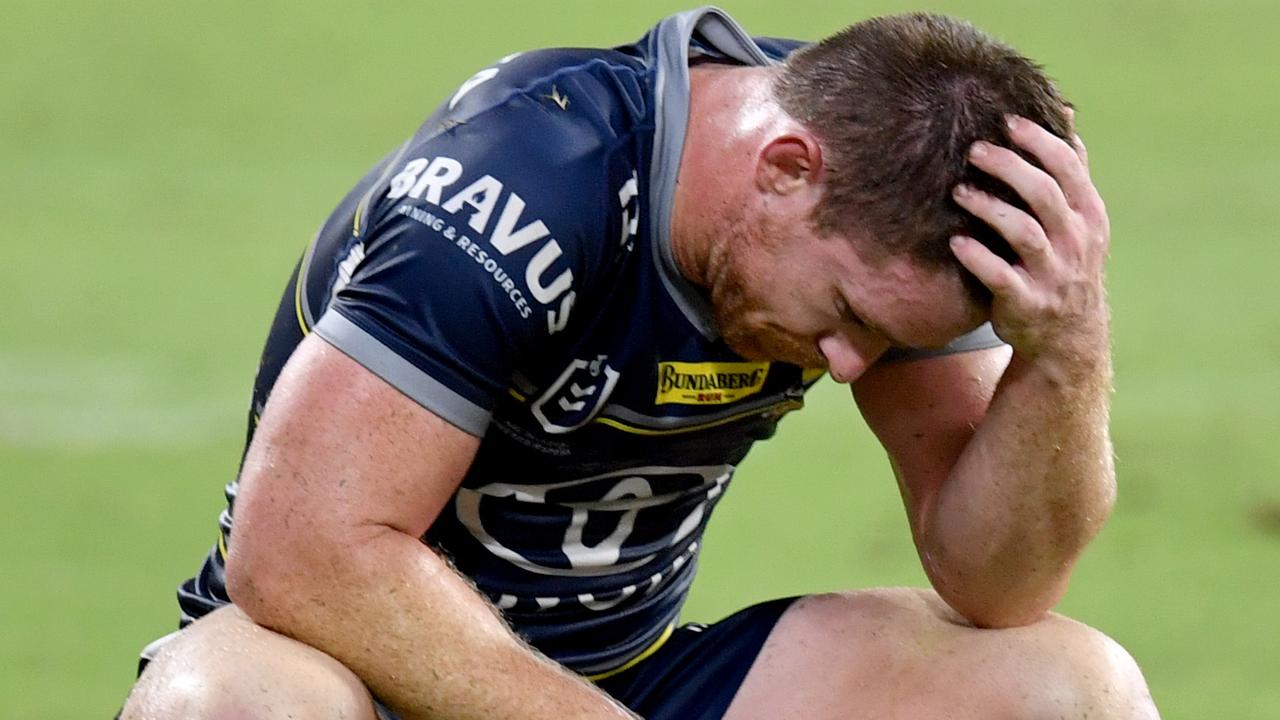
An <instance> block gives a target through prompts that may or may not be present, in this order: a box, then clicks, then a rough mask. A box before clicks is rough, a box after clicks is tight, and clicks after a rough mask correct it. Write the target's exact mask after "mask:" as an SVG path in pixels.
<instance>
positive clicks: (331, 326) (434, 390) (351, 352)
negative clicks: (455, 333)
mask: <svg viewBox="0 0 1280 720" xmlns="http://www.w3.org/2000/svg"><path fill="white" fill-rule="evenodd" d="M312 331H313V332H314V333H315V334H317V335H319V336H320V337H322V338H324V339H325V340H326V341H327V342H328V343H329V344H330V345H333V346H334V347H335V348H337V349H339V350H341V351H342V352H343V353H344V354H345V355H347V356H348V357H350V358H351V359H352V360H355V361H356V362H358V363H360V364H361V365H363V366H364V367H365V368H366V369H367V370H369V372H372V373H373V374H374V375H377V376H378V377H380V378H382V379H383V380H386V381H387V382H388V383H389V384H390V385H391V386H392V387H394V388H395V389H397V390H399V391H400V392H402V393H404V394H405V395H406V396H408V397H409V398H410V399H411V400H413V401H414V402H416V403H418V404H419V405H421V406H422V407H424V408H426V409H427V410H430V411H431V412H433V413H435V414H436V415H439V416H440V417H441V418H442V419H444V420H445V421H446V422H448V423H449V424H450V425H453V426H454V427H456V428H458V429H459V430H461V431H463V432H465V433H468V434H470V435H474V436H476V437H483V436H484V433H485V430H486V429H487V428H488V426H489V418H490V417H491V415H492V414H491V413H490V412H489V411H488V410H485V409H484V408H482V407H480V406H479V405H476V404H475V403H473V402H471V401H470V400H468V399H466V398H465V397H463V396H462V395H460V394H458V393H457V392H455V391H454V390H452V389H451V388H449V387H448V386H446V385H445V384H443V383H441V382H440V381H439V380H436V379H435V378H433V377H431V376H430V375H428V374H427V373H425V372H423V371H422V370H421V369H419V368H418V367H417V366H416V365H414V364H413V363H410V362H409V361H408V360H405V359H404V358H402V357H400V356H399V355H397V354H396V353H395V352H393V351H392V350H391V349H390V348H388V347H387V346H386V345H384V344H382V342H381V341H379V340H378V339H377V338H375V337H374V336H372V335H370V334H369V333H367V332H365V331H364V330H363V329H361V328H360V327H359V326H358V325H356V324H355V323H353V322H351V321H350V320H348V319H347V318H346V317H344V316H343V315H341V314H340V313H339V312H337V311H336V310H333V309H330V310H328V311H327V312H325V314H324V315H323V316H322V317H321V318H320V322H318V323H316V324H315V327H314V328H312Z"/></svg>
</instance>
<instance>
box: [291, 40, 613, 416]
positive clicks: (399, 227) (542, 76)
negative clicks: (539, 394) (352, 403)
mask: <svg viewBox="0 0 1280 720" xmlns="http://www.w3.org/2000/svg"><path fill="white" fill-rule="evenodd" d="M495 68H496V69H494V70H492V73H489V71H482V73H480V74H478V75H477V76H476V77H475V78H472V80H471V81H468V83H464V84H463V86H462V88H461V89H460V90H459V91H458V92H457V93H456V94H455V95H454V96H453V97H452V98H451V99H450V100H449V101H447V102H446V103H445V104H444V105H442V106H441V108H440V109H439V110H438V111H437V112H436V113H435V114H434V115H433V116H432V117H431V118H429V119H428V121H427V123H426V124H424V125H423V127H422V128H421V129H420V130H419V132H418V134H417V135H415V137H414V138H413V139H411V140H410V141H409V143H408V144H406V146H405V147H404V148H402V150H401V152H400V157H399V158H398V159H396V160H394V161H393V162H392V163H391V164H390V165H389V166H388V170H387V172H386V174H385V175H384V177H383V178H382V179H381V181H380V183H379V184H377V185H374V186H373V187H371V188H370V190H369V192H370V198H369V201H368V203H367V208H366V209H365V213H366V214H365V215H364V216H361V214H360V213H357V217H356V218H355V219H354V220H353V226H354V234H355V236H356V239H357V241H356V242H354V243H353V244H352V246H351V250H350V251H349V252H348V253H347V255H346V257H345V259H344V260H343V261H342V263H341V264H340V265H339V267H338V268H337V278H338V279H337V281H336V283H335V286H334V292H333V297H332V300H331V302H330V305H329V307H328V309H327V311H326V312H325V314H324V315H323V316H322V317H321V319H320V320H319V321H318V322H317V324H316V327H315V331H316V332H317V333H318V334H319V335H320V336H321V337H323V338H325V340H326V341H328V342H329V343H331V344H333V345H334V346H336V347H337V348H338V349H340V350H342V351H343V352H344V353H346V354H347V355H349V356H350V357H352V358H353V359H355V360H356V361H357V362H359V363H360V364H362V365H363V366H365V367H366V368H368V369H369V370H371V371H372V372H374V373H375V374H377V375H379V376H380V377H382V378H383V379H384V380H386V381H387V382H388V383H390V384H391V385H393V386H395V387H396V388H398V389H399V390H400V391H401V392H403V393H404V394H406V395H407V396H409V397H410V398H412V399H414V400H415V401H417V402H418V403H419V404H421V405H422V406H423V407H425V408H427V409H428V410H431V411H432V412H434V413H436V414H437V415H439V416H441V417H442V418H443V419H445V420H446V421H448V422H450V423H452V424H453V425H455V426H457V427H458V428H460V429H462V430H464V431H466V432H469V433H471V434H474V435H477V436H478V435H482V434H483V433H484V430H485V428H486V427H487V424H488V420H489V417H490V414H491V412H492V410H493V408H494V407H495V405H496V403H497V400H498V398H499V397H500V396H501V395H503V394H504V393H506V392H507V389H508V387H509V383H510V379H511V376H512V373H513V372H514V371H516V370H517V369H518V368H519V367H520V366H521V363H522V362H524V361H526V360H528V359H529V358H531V357H533V356H534V355H536V354H537V353H538V351H539V348H541V347H543V346H544V345H545V344H546V343H549V342H554V341H556V340H557V339H558V338H560V337H562V336H561V334H562V333H566V334H568V333H571V330H572V328H573V327H574V325H575V322H574V320H575V317H576V314H575V313H576V308H578V307H580V303H579V298H581V297H582V296H583V295H584V294H585V293H589V292H590V290H589V288H591V287H595V286H599V285H600V284H601V283H602V282H606V281H607V276H608V274H609V272H610V267H611V264H612V263H613V262H614V260H615V259H616V257H617V252H616V250H617V245H618V243H617V242H615V241H610V240H609V238H614V239H615V240H616V236H617V235H618V233H619V232H620V227H621V221H622V220H623V216H622V212H621V207H620V205H619V201H618V186H619V185H622V184H623V183H625V178H626V177H630V176H631V175H630V173H631V171H630V169H629V167H628V166H627V164H626V162H625V161H623V159H621V158H619V157H618V156H619V153H617V152H616V149H617V147H618V146H619V144H620V143H619V139H618V137H617V133H616V132H615V131H614V129H613V127H614V125H613V123H612V122H611V119H610V118H609V117H607V116H604V117H602V114H601V113H600V112H599V111H598V108H600V107H609V106H610V103H609V102H607V100H608V98H607V97H601V93H602V92H603V90H602V88H603V84H602V83H600V82H599V80H598V79H595V78H592V77H586V78H582V77H579V76H580V75H581V73H579V74H577V75H575V74H574V73H561V74H558V75H557V74H550V75H548V74H546V73H535V75H536V76H535V77H530V73H529V72H524V73H523V75H522V74H521V73H520V72H519V71H514V72H512V73H511V74H513V75H515V76H516V77H515V79H514V82H503V81H501V72H502V71H503V70H506V69H507V68H504V67H502V66H501V65H500V66H495ZM487 73H488V74H487ZM486 74H487V77H486ZM476 78H481V80H480V81H479V82H477V81H476ZM468 84H470V85H471V86H470V87H468ZM615 104H616V103H615ZM611 189H612V191H611Z"/></svg>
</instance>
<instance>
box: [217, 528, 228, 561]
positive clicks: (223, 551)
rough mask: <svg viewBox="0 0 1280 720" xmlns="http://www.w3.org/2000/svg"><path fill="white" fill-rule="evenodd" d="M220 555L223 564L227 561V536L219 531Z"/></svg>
mask: <svg viewBox="0 0 1280 720" xmlns="http://www.w3.org/2000/svg"><path fill="white" fill-rule="evenodd" d="M218 555H220V556H221V557H222V562H224V563H225V562H226V561H227V536H226V535H223V534H222V531H221V530H219V531H218Z"/></svg>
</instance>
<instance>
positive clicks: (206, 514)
mask: <svg viewBox="0 0 1280 720" xmlns="http://www.w3.org/2000/svg"><path fill="white" fill-rule="evenodd" d="M433 5H435V6H437V7H432V6H433ZM724 6H725V7H726V9H728V10H729V11H730V12H732V13H733V14H734V15H735V16H736V17H737V18H738V19H739V20H740V21H741V22H743V23H744V24H745V25H746V26H747V28H748V29H750V30H752V31H754V32H757V33H760V34H774V35H791V36H797V37H817V36H820V35H822V34H824V33H827V32H829V31H831V30H834V29H836V28H837V27H839V26H841V25H842V24H845V23H847V22H850V21H852V20H855V19H857V18H859V17H863V16H866V15H869V14H875V13H881V12H888V11H897V10H904V9H911V8H915V7H920V6H919V5H913V4H909V3H907V2H899V1H892V2H891V1H889V0H868V1H867V2H862V3H848V4H845V3H839V4H837V3H825V2H813V1H807V0H806V1H799V0H797V1H796V2H791V3H785V4H784V3H766V2H763V1H756V2H748V1H747V0H742V1H741V2H737V1H735V0H726V2H724ZM685 7H687V6H684V5H678V4H675V3H673V2H669V1H667V0H663V1H661V2H651V3H644V4H641V3H637V4H635V5H634V6H633V7H630V8H628V7H623V6H621V5H617V4H613V3H590V2H561V3H542V4H539V3H516V2H496V1H494V2H486V3H470V4H461V3H444V2H440V3H425V2H414V3H410V2H382V3H342V2H336V1H335V0H313V2H310V3H307V4H306V6H305V9H302V5H301V4H296V6H295V4H286V3H274V2H264V3H221V4H219V3H194V2H159V1H153V2H139V1H134V0H118V1H117V2H112V3H105V2H89V1H88V0H63V1H61V2H57V1H55V2H47V3H38V2H34V1H33V0H9V2H7V3H5V7H4V10H3V12H2V13H0V26H3V29H0V68H2V72H0V168H2V170H0V173H3V174H2V177H3V192H0V217H3V219H4V224H5V230H4V231H3V236H2V239H0V262H3V273H2V275H0V277H2V278H3V279H2V280H0V300H3V302H2V303H0V479H2V480H0V488H3V492H4V495H5V504H6V508H5V513H4V517H5V520H4V522H3V523H0V543H2V544H3V547H4V548H5V552H4V554H3V559H2V560H0V599H2V600H0V718H5V719H8V718H15V719H17V718H22V719H24V720H31V719H38V718H59V719H60V718H92V717H109V716H110V714H111V713H113V712H114V711H115V709H116V707H117V706H118V703H119V702H120V700H121V699H122V698H123V696H124V693H125V692H126V690H127V688H128V685H129V683H130V680H131V677H132V673H133V666H134V658H135V654H136V652H137V651H138V649H139V648H140V647H141V646H142V645H144V644H145V643H146V642H148V641H149V640H150V639H152V638H154V637H156V636H158V635H160V634H162V633H164V632H166V631H168V630H169V629H170V628H171V627H172V625H173V623H174V622H175V618H176V607H175V605H174V601H173V597H172V596H173V589H174V587H175V585H176V584H177V583H178V582H179V581H180V579H182V578H184V577H186V576H187V575H188V574H189V573H191V572H192V571H194V570H195V568H196V566H197V564H198V562H199V560H200V558H201V556H202V555H203V553H205V552H206V551H207V549H208V547H209V544H210V543H211V542H212V540H213V539H214V520H215V517H216V514H217V512H218V511H219V509H220V508H221V505H222V499H221V487H222V484H223V483H224V482H225V481H226V480H227V479H228V478H229V477H230V475H231V474H232V473H233V472H234V470H235V467H236V463H237V460H238V457H239V452H240V442H241V437H242V415H243V409H244V406H245V403H246V400H247V396H248V391H249V385H250V382H251V379H252V376H253V372H254V369H255V366H256V361H257V353H258V350H259V347H260V343H261V341H262V338H263V336H264V334H265V331H266V328H267V324H268V319H269V317H270V314H271V312H272V311H273V309H274V304H275V301H276V299H277V297H278V293H279V291H280V288H281V287H282V285H283V282H284V280H285V278H286V276H287V274H288V272H289V270H290V268H291V266H292V263H293V261H294V259H295V258H296V256H297V254H298V253H299V252H300V251H301V250H302V248H303V245H304V243H305V242H306V241H307V239H308V238H309V237H310V235H311V233H312V232H313V230H314V228H315V227H316V225H317V224H318V223H319V222H320V220H321V219H322V218H323V217H324V215H325V214H326V213H327V212H328V211H329V209H330V207H331V205H332V204H333V203H334V202H335V201H336V200H337V198H338V197H340V196H341V195H342V194H343V193H344V192H345V191H346V189H347V187H348V186H349V184H350V183H352V182H353V181H354V180H355V179H356V178H357V177H358V176H359V174H360V173H361V172H363V170H364V169H365V168H366V167H367V166H368V165H369V164H371V163H372V162H373V161H374V160H375V159H376V158H378V157H379V156H380V155H381V154H382V153H383V152H384V150H386V149H387V148H389V147H391V146H392V145H393V144H394V143H396V142H398V141H399V140H400V139H401V138H402V137H403V136H404V135H406V134H407V133H408V132H410V131H411V130H412V128H413V127H415V126H416V124H417V123H418V122H419V121H420V119H421V118H422V117H423V116H424V115H425V114H426V113H427V112H428V111H429V109H430V108H431V107H432V106H433V105H434V104H435V103H436V102H437V101H438V100H439V99H440V98H441V97H443V96H444V95H445V93H447V92H448V91H449V90H450V89H451V88H452V87H454V86H455V85H456V84H457V83H459V82H460V81H462V80H463V79H465V78H466V77H468V76H469V75H470V74H471V73H472V72H473V71H474V70H475V69H477V68H479V67H482V66H484V65H486V64H488V63H490V62H491V61H493V60H494V59H496V58H498V57H500V56H502V55H505V54H507V53H509V52H512V51H515V50H521V49H529V48H534V47H539V46H545V45H600V44H613V43H618V42H624V41H628V40H630V39H632V38H634V37H638V36H639V35H640V34H641V33H642V32H643V31H644V30H645V29H646V28H647V27H648V26H649V25H650V24H652V22H654V21H656V20H657V19H658V18H659V17H661V16H663V15H665V14H667V13H669V12H672V11H675V10H679V9H684V8H685ZM928 7H930V8H932V9H937V10H942V11H947V12H952V13H954V14H958V15H962V16H965V17H968V18H970V19H972V20H974V21H976V22H977V23H978V24H980V25H982V26H983V27H986V28H987V29H989V30H991V31H993V32H994V33H995V34H997V35H999V36H1001V37H1003V38H1005V39H1007V40H1009V41H1010V42H1012V43H1014V44H1015V45H1018V46H1019V47H1021V48H1022V49H1024V50H1025V51H1026V52H1027V53H1028V54H1030V55H1032V56H1034V57H1036V58H1038V59H1040V60H1041V61H1042V62H1043V63H1044V64H1045V65H1046V66H1047V68H1048V69H1049V71H1050V73H1051V74H1052V75H1054V76H1055V77H1056V78H1058V79H1059V81H1060V83H1061V85H1062V86H1063V88H1064V89H1065V91H1066V93H1067V94H1068V95H1069V96H1070V97H1072V98H1073V99H1074V100H1075V101H1076V102H1077V103H1078V105H1079V106H1080V116H1079V122H1080V125H1081V128H1082V132H1083V134H1084V136H1085V139H1086V141H1088V142H1089V145H1090V149H1091V154H1092V158H1093V167H1094V173H1095V176H1096V178H1097V181H1098V183H1099V185H1100V186H1101V188H1102V189H1103V192H1104V195H1105V196H1106V198H1107V200H1108V204H1109V207H1110V209H1111V212H1112V221H1113V227H1114V232H1113V236H1114V239H1113V253H1112V262H1111V265H1110V286H1111V296H1112V301H1113V304H1114V312H1115V349H1116V366H1117V379H1116V396H1115V412H1114V435H1115V441H1116V447H1117V453H1118V457H1119V462H1118V468H1119V477H1120V483H1121V490H1120V499H1119V504H1118V507H1117V509H1116V513H1115V516H1114V518H1113V520H1112V521H1111V523H1110V525H1109V526H1108V527H1107V529H1106V530H1105V531H1104V532H1103V534H1102V536H1101V537H1100V539H1099V540H1098V541H1097V543H1096V544H1095V545H1094V546H1093V547H1092V549H1091V551H1090V552H1089V554H1088V555H1087V556H1086V558H1085V560H1084V561H1083V562H1082V564H1081V566H1080V568H1079V571H1078V573H1077V575H1076V578H1075V581H1074V584H1073V586H1072V589H1071V591H1070V594H1069V595H1068V597H1067V599H1066V601H1065V602H1064V603H1063V606H1062V610H1063V611H1065V612H1068V613H1070V614H1072V615H1074V616H1076V617H1078V618H1080V619H1082V620H1085V621H1087V622H1089V623H1091V624H1093V625H1095V626H1097V627H1099V628H1101V629H1103V630H1105V631H1106V632H1108V633H1110V634H1112V635H1113V636H1114V637H1116V638H1118V639H1119V640H1121V641H1122V642H1123V643H1125V644H1126V646H1127V647H1129V649H1130V650H1131V651H1132V652H1133V653H1134V655H1135V656H1137V658H1138V659H1139V661H1140V663H1141V664H1142V665H1143V667H1144V668H1145V670H1146V673H1147V677H1148V679H1149V681H1150V684H1151V687H1152V689H1153V691H1154V692H1155V695H1156V698H1157V701H1158V703H1159V704H1160V706H1161V709H1162V711H1163V713H1164V716H1165V718H1167V719H1171V720H1179V719H1188V720H1190V719H1193V718H1194V719H1202V718H1228V719H1240V720H1262V719H1264V718H1276V717H1280V682H1277V678H1280V630H1278V629H1277V627H1278V624H1280V620H1278V616H1280V612H1278V611H1280V480H1278V479H1277V478H1278V477H1280V444H1278V443H1277V436H1278V435H1280V433H1278V431H1280V282H1278V281H1277V274H1278V273H1280V238H1278V237H1277V221H1276V212H1275V208H1276V206H1277V202H1276V197H1277V193H1278V191H1280V170H1278V168H1280V124H1277V122H1276V118H1277V117H1278V116H1280V93H1277V92H1276V89H1277V87H1276V75H1275V72H1276V70H1275V68H1276V67H1278V66H1280V51H1278V50H1277V44H1276V43H1275V39H1274V29H1273V28H1274V27H1275V26H1276V24H1277V22H1280V5H1276V4H1274V3H1270V2H1261V0H1255V1H1250V2H1246V1H1235V2H1232V1H1229V0H1228V1H1224V2H1209V1H1208V0H1204V1H1202V2H1193V1H1192V0H1169V1H1167V2H1154V1H1153V0H1137V1H1132V2H1125V3H1112V2H1103V1H1102V0H1083V1H1079V2H1074V3H1053V4H1051V5H1050V4H1043V5H1042V4H1037V3H1031V2H1015V1H1013V0H1009V1H1008V2H995V1H994V0H993V1H990V2H981V1H979V0H971V1H967V2H966V1H962V0H955V1H954V2H933V3H930V4H929V5H928ZM734 486H735V487H734V490H733V492H731V493H729V495H728V498H727V499H726V500H725V502H724V503H723V509H722V510H721V512H720V513H719V514H718V515H717V520H716V521H715V522H713V523H712V529H711V533H710V536H709V538H708V540H707V543H706V552H705V555H704V560H703V571H702V576H701V578H700V580H699V582H698V584H697V585H696V586H695V590H694V595H693V598H692V600H691V602H690V605H689V609H688V617H690V618H691V619H700V620H707V619H714V618H717V617H720V616H721V615H723V614H725V613H726V612H728V611H730V610H731V609H734V608H736V607H739V606H741V605H743V604H745V603H747V602H749V601H751V600H754V599H762V598H765V597H771V596H776V595H780V594H785V593H797V592H809V591H818V590H825V589H835V588H841V587H857V586H870V585H890V584H905V583H911V584H920V583H923V582H924V580H923V576H922V574H921V572H920V571H919V569H918V563H917V562H916V560H915V558H914V556H913V552H912V550H911V547H910V543H909V538H908V535H907V530H906V524H905V522H904V518H903V513H902V510H901V505H900V503H899V501H898V500H897V498H896V490H895V489H894V487H893V482H892V480H891V478H890V476H889V472H888V467H887V464H886V463H885V461H884V460H883V456H882V454H881V453H880V452H879V451H878V450H877V448H876V446H875V445H874V442H873V441H872V440H871V439H870V438H869V436H868V434H867V433H866V432H865V431H864V430H863V429H862V428H861V426H860V424H859V422H858V420H857V417H856V413H855V411H854V409H853V407H852V404H851V403H850V402H849V401H848V399H847V397H846V396H845V395H844V392H843V391H842V390H841V389H840V388H838V387H836V386H835V385H833V384H830V383H829V382H828V383H827V384H826V385H824V386H822V387H821V388H820V389H819V390H818V391H816V392H815V393H814V396H813V397H812V399H811V402H810V407H809V408H808V409H806V410H805V411H804V412H801V413H798V414H796V415H794V416H793V417H792V418H789V419H788V420H787V421H786V422H785V423H783V426H782V430H781V432H780V434H779V437H778V438H777V439H776V440H775V441H773V442H772V443H769V444H768V445H765V446H761V447H760V448H758V449H757V450H756V452H755V453H754V454H753V456H752V457H751V458H750V459H749V460H748V462H747V463H746V465H745V466H744V468H743V470H742V471H741V473H740V474H739V476H738V478H737V480H736V481H735V483H734Z"/></svg>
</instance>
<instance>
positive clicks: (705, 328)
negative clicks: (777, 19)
mask: <svg viewBox="0 0 1280 720" xmlns="http://www.w3.org/2000/svg"><path fill="white" fill-rule="evenodd" d="M695 40H696V41H697V43H698V46H697V48H695V49H696V50H699V51H702V52H705V53H706V54H709V55H713V56H714V55H720V56H723V57H725V58H728V59H731V60H734V61H736V62H739V63H742V64H743V65H757V66H759V65H772V64H774V61H773V60H772V59H771V58H769V56H767V55H766V54H765V53H764V51H763V50H761V49H760V48H759V47H758V46H757V45H756V44H755V41H753V40H752V39H751V36H750V35H748V34H747V32H746V31H745V30H743V29H742V27H741V26H740V25H738V23H736V22H734V20H733V18H731V17H729V15H728V13H726V12H725V11H723V10H721V9H719V8H716V7H703V8H699V9H697V10H689V11H686V12H682V13H680V14H678V15H672V16H671V17H669V18H667V19H666V20H663V21H662V22H661V23H659V24H658V27H657V28H655V29H654V31H653V41H652V42H653V43H654V44H655V45H656V46H657V48H656V49H657V52H656V61H657V67H658V72H657V79H656V86H655V88H654V97H655V98H656V99H655V111H654V138H653V162H652V164H651V167H650V171H649V198H650V203H649V205H650V210H649V213H650V216H649V221H650V222H649V227H650V228H651V235H652V238H651V239H652V242H653V248H654V251H655V252H654V258H655V259H656V262H657V265H658V275H659V276H660V277H661V278H662V284H663V285H664V286H666V288H667V292H668V293H670V295H671V297H672V299H674V300H675V301H676V305H678V306H679V307H680V310H681V312H683V313H684V316H685V317H686V318H688V320H689V322H690V323H692V324H693V326H694V327H695V328H697V329H698V331H699V332H701V333H702V335H703V336H705V337H706V338H707V339H709V340H714V339H715V338H717V337H719V332H717V330H716V327H715V321H714V319H713V315H712V313H711V305H710V303H709V302H707V299H706V297H705V296H704V295H703V293H702V291H701V290H700V289H698V288H697V287H695V286H694V285H693V284H692V283H690V282H689V281H688V280H687V279H685V277H684V275H682V274H681V273H680V269H679V267H678V266H677V265H676V258H675V251H674V250H673V249H672V246H671V210H672V206H673V204H674V201H675V188H676V175H677V174H678V173H679V171H680V157H681V153H682V152H683V150H684V137H685V132H686V130H687V129H688V126H689V52H690V49H691V48H690V43H692V42H694V41H695Z"/></svg>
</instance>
